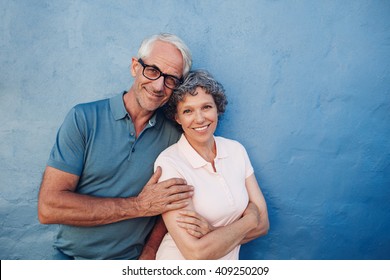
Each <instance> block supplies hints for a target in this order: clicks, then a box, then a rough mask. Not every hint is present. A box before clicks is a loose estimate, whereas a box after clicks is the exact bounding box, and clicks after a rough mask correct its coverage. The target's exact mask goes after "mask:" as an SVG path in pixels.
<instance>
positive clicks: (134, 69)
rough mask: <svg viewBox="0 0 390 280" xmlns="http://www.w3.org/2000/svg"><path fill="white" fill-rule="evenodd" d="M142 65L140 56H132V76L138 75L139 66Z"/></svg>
mask: <svg viewBox="0 0 390 280" xmlns="http://www.w3.org/2000/svg"><path fill="white" fill-rule="evenodd" d="M139 66H140V64H139V62H138V58H136V57H132V58H131V65H130V73H131V76H133V77H135V76H136V75H137V70H138V67H139Z"/></svg>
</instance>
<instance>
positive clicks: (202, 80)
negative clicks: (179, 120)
mask: <svg viewBox="0 0 390 280" xmlns="http://www.w3.org/2000/svg"><path fill="white" fill-rule="evenodd" d="M198 87H201V88H203V89H204V91H205V92H206V93H207V94H210V95H211V96H212V97H213V99H214V102H215V104H216V106H217V111H218V115H221V114H223V113H224V112H225V110H226V105H227V103H228V102H227V98H226V95H225V89H224V88H223V86H222V85H221V84H220V83H219V82H217V81H216V80H215V79H214V77H213V76H212V75H211V74H210V73H209V72H207V71H205V70H195V71H191V72H190V73H189V74H188V76H187V77H186V78H185V80H184V82H183V83H182V84H181V85H180V86H179V87H178V88H177V89H175V90H174V91H173V93H172V95H171V97H170V99H169V101H168V102H167V104H166V106H165V115H166V116H167V118H169V119H171V120H175V115H176V113H177V104H178V103H179V102H181V101H183V99H184V98H185V97H186V95H188V94H191V95H193V96H195V95H197V92H196V89H197V88H198Z"/></svg>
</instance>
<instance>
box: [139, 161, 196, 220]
mask: <svg viewBox="0 0 390 280" xmlns="http://www.w3.org/2000/svg"><path fill="white" fill-rule="evenodd" d="M161 172H162V171H161V167H157V170H156V172H155V173H154V174H153V176H152V177H151V178H150V180H149V181H148V183H147V184H146V185H145V187H144V188H143V190H142V191H141V193H140V194H139V195H138V196H137V198H136V205H137V208H138V211H140V213H142V215H140V216H144V217H146V216H156V215H159V214H162V213H165V212H167V211H171V210H177V209H181V208H183V207H186V206H187V205H188V198H190V197H192V195H193V190H194V188H193V187H192V186H189V185H187V183H186V181H185V180H184V179H180V178H173V179H169V180H166V181H163V182H160V183H157V182H158V179H159V178H160V176H161Z"/></svg>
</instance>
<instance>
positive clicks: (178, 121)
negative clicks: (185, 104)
mask: <svg viewBox="0 0 390 280" xmlns="http://www.w3.org/2000/svg"><path fill="white" fill-rule="evenodd" d="M175 121H176V122H177V123H178V124H180V125H181V122H180V120H179V118H178V116H177V113H176V114H175Z"/></svg>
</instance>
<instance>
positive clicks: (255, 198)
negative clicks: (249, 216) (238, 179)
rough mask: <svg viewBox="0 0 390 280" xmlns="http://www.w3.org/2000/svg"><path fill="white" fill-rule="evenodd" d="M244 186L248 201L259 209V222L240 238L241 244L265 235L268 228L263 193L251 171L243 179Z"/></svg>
mask: <svg viewBox="0 0 390 280" xmlns="http://www.w3.org/2000/svg"><path fill="white" fill-rule="evenodd" d="M245 186H246V189H247V191H248V195H249V201H250V202H252V203H254V204H255V205H256V206H257V208H258V211H259V221H260V222H259V224H258V226H257V227H256V228H255V229H253V230H251V231H250V232H249V233H248V234H247V235H246V236H245V238H244V239H243V240H242V242H241V244H244V243H247V242H249V241H251V240H253V239H256V238H258V237H260V236H263V235H266V234H267V233H268V230H269V220H268V211H267V204H266V202H265V199H264V196H263V193H262V192H261V189H260V187H259V184H258V183H257V180H256V177H255V174H254V173H253V174H252V175H250V176H249V177H248V178H246V180H245Z"/></svg>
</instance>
